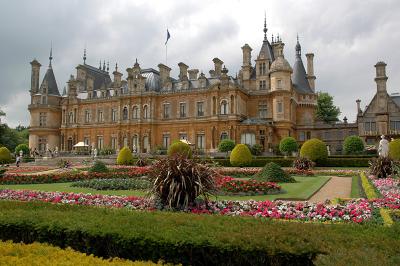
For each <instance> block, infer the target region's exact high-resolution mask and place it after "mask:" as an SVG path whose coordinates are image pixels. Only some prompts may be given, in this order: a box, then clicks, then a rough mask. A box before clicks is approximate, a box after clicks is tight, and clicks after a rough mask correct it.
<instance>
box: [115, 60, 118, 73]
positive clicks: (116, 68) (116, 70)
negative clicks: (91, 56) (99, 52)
mask: <svg viewBox="0 0 400 266" xmlns="http://www.w3.org/2000/svg"><path fill="white" fill-rule="evenodd" d="M115 72H118V63H117V62H115Z"/></svg>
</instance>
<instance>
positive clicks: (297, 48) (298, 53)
mask: <svg viewBox="0 0 400 266" xmlns="http://www.w3.org/2000/svg"><path fill="white" fill-rule="evenodd" d="M296 56H297V57H300V56H301V46H300V42H299V34H298V33H297V44H296Z"/></svg>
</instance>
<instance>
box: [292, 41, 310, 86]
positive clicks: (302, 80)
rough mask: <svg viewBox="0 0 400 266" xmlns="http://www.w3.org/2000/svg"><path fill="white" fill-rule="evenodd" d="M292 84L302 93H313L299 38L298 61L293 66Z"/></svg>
mask: <svg viewBox="0 0 400 266" xmlns="http://www.w3.org/2000/svg"><path fill="white" fill-rule="evenodd" d="M292 83H293V86H294V88H295V90H296V91H298V92H301V93H313V91H312V90H311V87H310V83H308V80H307V73H306V69H305V68H304V64H303V61H302V60H301V46H300V43H299V38H297V44H296V59H295V62H294V65H293V74H292Z"/></svg>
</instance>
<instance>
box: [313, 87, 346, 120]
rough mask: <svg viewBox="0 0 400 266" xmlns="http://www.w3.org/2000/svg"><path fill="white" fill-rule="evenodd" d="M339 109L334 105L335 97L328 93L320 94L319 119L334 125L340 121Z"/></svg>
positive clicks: (317, 113) (317, 114)
mask: <svg viewBox="0 0 400 266" xmlns="http://www.w3.org/2000/svg"><path fill="white" fill-rule="evenodd" d="M340 113H341V112H340V109H339V107H337V106H335V105H334V104H333V97H332V96H331V95H330V94H329V93H327V92H318V99H317V112H316V116H317V118H319V119H321V120H323V121H325V122H326V123H332V122H335V121H338V120H339V115H340Z"/></svg>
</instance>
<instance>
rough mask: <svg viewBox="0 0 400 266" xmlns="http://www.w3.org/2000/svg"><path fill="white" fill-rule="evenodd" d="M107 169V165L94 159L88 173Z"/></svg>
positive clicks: (106, 170)
mask: <svg viewBox="0 0 400 266" xmlns="http://www.w3.org/2000/svg"><path fill="white" fill-rule="evenodd" d="M108 171H109V170H108V168H107V166H106V165H105V163H103V162H102V161H95V162H94V164H93V166H92V167H90V169H89V172H90V173H107V172H108Z"/></svg>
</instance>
